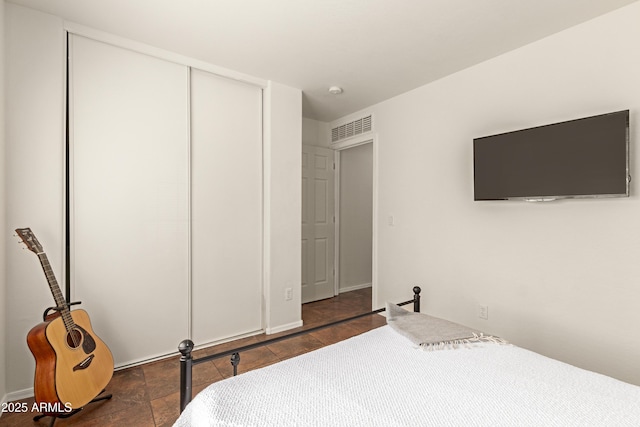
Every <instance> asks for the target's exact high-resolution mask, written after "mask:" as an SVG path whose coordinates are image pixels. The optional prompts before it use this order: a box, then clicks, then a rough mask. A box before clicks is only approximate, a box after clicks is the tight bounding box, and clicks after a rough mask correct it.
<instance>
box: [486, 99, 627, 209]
mask: <svg viewBox="0 0 640 427" xmlns="http://www.w3.org/2000/svg"><path fill="white" fill-rule="evenodd" d="M628 153H629V110H625V111H618V112H615V113H609V114H603V115H598V116H593V117H586V118H583V119H577V120H571V121H567V122H562V123H555V124H551V125H546V126H539V127H535V128H530V129H523V130H519V131H515V132H508V133H502V134H499V135H492V136H486V137H482V138H476V139H474V140H473V172H474V199H475V200H511V199H515V200H531V201H538V200H554V199H559V198H578V197H625V196H628V195H629V155H628Z"/></svg>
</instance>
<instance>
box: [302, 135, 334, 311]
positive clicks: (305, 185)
mask: <svg viewBox="0 0 640 427" xmlns="http://www.w3.org/2000/svg"><path fill="white" fill-rule="evenodd" d="M333 159H334V152H333V150H330V149H328V148H323V147H314V146H309V145H303V146H302V283H301V285H302V302H303V303H307V302H311V301H317V300H320V299H325V298H331V297H333V296H334V295H335V289H334V277H335V276H334V274H335V270H334V252H335V247H334V241H335V235H334V230H335V218H334V205H335V200H334V193H335V189H334V160H333Z"/></svg>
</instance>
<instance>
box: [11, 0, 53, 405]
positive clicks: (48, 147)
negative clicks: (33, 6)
mask: <svg viewBox="0 0 640 427" xmlns="http://www.w3.org/2000/svg"><path fill="white" fill-rule="evenodd" d="M5 7H6V9H5V15H6V32H5V35H6V37H7V43H6V45H5V49H6V52H5V61H6V68H5V72H6V76H5V79H6V80H5V82H6V88H5V96H6V105H7V108H6V112H5V113H6V115H5V119H6V133H5V136H6V158H5V159H6V169H5V172H6V182H7V187H6V198H5V202H6V207H7V208H6V223H5V224H6V225H5V232H7V233H10V232H11V231H12V230H14V229H16V228H18V227H31V228H32V230H33V231H34V233H35V234H36V236H37V238H38V240H39V241H40V243H42V245H43V246H44V248H45V251H46V253H47V256H48V258H49V261H50V263H51V267H52V269H53V271H54V272H55V274H56V277H57V279H58V281H59V282H60V283H64V276H63V249H64V238H63V236H64V235H63V225H64V208H63V200H64V198H63V197H64V75H65V73H64V67H65V61H64V57H65V55H64V52H65V50H64V46H65V44H64V31H63V28H62V20H61V19H59V18H56V17H54V16H51V15H47V14H44V13H40V12H34V11H31V10H29V9H25V8H23V7H20V6H16V5H13V4H10V3H7V4H6V6H5ZM5 259H6V263H7V264H6V267H7V268H6V280H7V287H6V307H7V310H6V316H7V317H6V322H7V323H6V339H7V342H8V343H12V345H11V346H10V351H8V352H7V354H6V376H7V378H6V381H7V391H8V392H9V393H11V394H10V395H9V397H10V399H11V400H13V399H15V398H20V397H24V396H25V394H26V395H29V394H30V393H31V388H32V387H33V381H32V379H33V372H34V361H33V357H32V356H31V353H30V352H29V349H28V348H27V345H26V336H27V333H28V332H29V330H30V329H31V328H32V327H33V326H35V325H36V324H37V323H39V322H40V321H42V318H41V316H42V312H43V310H44V309H45V308H46V307H50V306H51V305H53V299H52V297H51V292H50V291H49V289H48V287H47V282H46V280H45V276H44V274H43V272H42V269H41V268H40V264H39V262H38V258H37V257H36V256H35V254H33V253H31V252H29V251H27V250H20V246H19V245H18V244H17V243H16V244H12V243H11V242H7V249H6V258H5Z"/></svg>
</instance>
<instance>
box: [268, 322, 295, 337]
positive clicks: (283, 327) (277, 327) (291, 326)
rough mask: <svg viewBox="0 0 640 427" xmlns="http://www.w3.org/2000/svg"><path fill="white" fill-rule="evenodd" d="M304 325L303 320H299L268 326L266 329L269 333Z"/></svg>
mask: <svg viewBox="0 0 640 427" xmlns="http://www.w3.org/2000/svg"><path fill="white" fill-rule="evenodd" d="M300 326H302V320H298V321H297V322H293V323H287V324H286V325H280V326H275V327H273V328H267V329H266V330H265V332H266V334H267V335H271V334H277V333H278V332H284V331H288V330H289V329H294V328H299V327H300Z"/></svg>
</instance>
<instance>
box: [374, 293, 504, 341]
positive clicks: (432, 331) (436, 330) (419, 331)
mask: <svg viewBox="0 0 640 427" xmlns="http://www.w3.org/2000/svg"><path fill="white" fill-rule="evenodd" d="M386 311H387V324H388V325H389V326H391V328H393V329H394V330H395V331H396V332H398V333H399V334H400V335H403V336H405V337H406V338H408V339H409V340H410V341H411V342H413V343H414V344H416V345H419V346H420V347H422V348H423V349H424V350H441V349H446V348H458V346H460V345H468V344H473V343H478V342H493V343H498V344H506V341H505V340H503V339H501V338H498V337H495V336H493V335H484V334H483V333H482V332H480V331H477V330H475V329H471V328H467V327H466V326H463V325H460V324H458V323H454V322H449V321H448V320H444V319H439V318H437V317H433V316H429V315H427V314H422V313H413V312H410V311H407V310H405V309H403V308H401V307H399V306H398V305H396V304H392V303H387V307H386Z"/></svg>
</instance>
